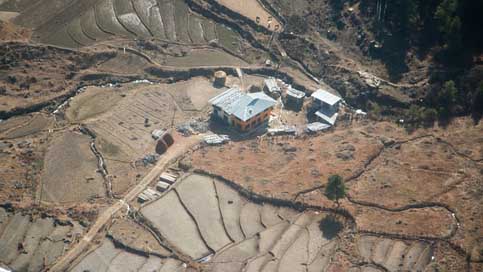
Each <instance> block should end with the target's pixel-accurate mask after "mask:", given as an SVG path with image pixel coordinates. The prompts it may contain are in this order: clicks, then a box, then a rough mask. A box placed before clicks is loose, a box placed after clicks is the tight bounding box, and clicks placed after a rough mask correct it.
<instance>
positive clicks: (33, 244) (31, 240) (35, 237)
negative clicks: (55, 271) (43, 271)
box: [10, 218, 54, 271]
mask: <svg viewBox="0 0 483 272" xmlns="http://www.w3.org/2000/svg"><path fill="white" fill-rule="evenodd" d="M53 230H54V221H53V220H52V219H50V218H45V219H43V218H40V219H38V220H36V221H35V222H33V223H32V225H30V227H29V229H28V230H27V232H26V234H25V239H24V240H23V244H24V249H25V252H26V253H25V254H20V255H19V256H18V257H17V258H16V259H15V260H14V261H13V263H12V264H11V265H10V267H11V268H13V270H14V271H27V270H28V267H29V263H30V262H31V261H32V260H31V259H32V256H33V254H34V253H35V251H36V250H37V247H38V246H39V245H40V242H41V241H40V240H41V239H42V238H43V237H46V236H48V235H49V234H50V233H52V231H53Z"/></svg>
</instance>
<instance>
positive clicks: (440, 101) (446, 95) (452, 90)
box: [437, 80, 458, 119]
mask: <svg viewBox="0 0 483 272" xmlns="http://www.w3.org/2000/svg"><path fill="white" fill-rule="evenodd" d="M457 96H458V89H456V84H455V83H454V81H452V80H449V81H446V82H445V83H444V84H443V88H442V89H441V91H440V92H439V93H438V94H437V105H438V107H439V109H438V112H439V116H440V118H442V119H448V118H449V117H450V116H451V114H452V113H453V109H454V107H455V104H456V98H457Z"/></svg>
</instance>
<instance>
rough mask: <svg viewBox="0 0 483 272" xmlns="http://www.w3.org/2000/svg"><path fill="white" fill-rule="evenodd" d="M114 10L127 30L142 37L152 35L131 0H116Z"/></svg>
mask: <svg viewBox="0 0 483 272" xmlns="http://www.w3.org/2000/svg"><path fill="white" fill-rule="evenodd" d="M114 10H115V12H116V16H117V19H118V20H119V22H120V23H121V25H122V26H123V27H124V28H125V29H126V30H127V31H129V32H131V33H133V34H134V35H135V36H138V37H142V38H149V37H151V36H152V35H151V33H150V32H149V30H148V29H147V28H146V27H145V26H144V24H143V22H142V21H141V19H140V18H139V17H138V15H137V14H136V11H135V10H134V7H133V4H132V2H131V0H114Z"/></svg>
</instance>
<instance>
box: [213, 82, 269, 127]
mask: <svg viewBox="0 0 483 272" xmlns="http://www.w3.org/2000/svg"><path fill="white" fill-rule="evenodd" d="M210 103H211V104H212V105H214V106H217V107H219V108H221V109H222V110H223V111H225V112H226V113H227V114H233V115H234V116H236V117H237V118H238V119H240V120H242V121H247V120H249V119H250V118H252V117H254V116H256V115H257V114H259V113H261V112H263V111H264V110H266V109H268V108H270V107H273V106H274V105H275V104H276V103H277V102H276V101H275V100H273V99H272V98H271V97H270V96H268V95H266V94H264V93H262V92H258V93H249V94H246V93H243V92H241V91H240V89H239V88H238V87H234V88H231V89H229V90H227V91H225V92H223V93H222V94H219V95H217V96H215V97H213V98H212V99H210Z"/></svg>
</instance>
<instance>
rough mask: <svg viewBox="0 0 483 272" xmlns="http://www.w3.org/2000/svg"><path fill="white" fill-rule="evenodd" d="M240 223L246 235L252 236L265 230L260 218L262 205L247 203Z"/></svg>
mask: <svg viewBox="0 0 483 272" xmlns="http://www.w3.org/2000/svg"><path fill="white" fill-rule="evenodd" d="M240 225H241V228H242V230H243V233H244V234H245V237H251V236H253V235H255V234H257V233H259V232H260V231H263V230H264V229H265V228H264V227H263V225H262V222H261V218H260V206H259V205H257V204H255V203H252V202H248V203H246V204H245V205H244V206H243V208H242V211H241V214H240Z"/></svg>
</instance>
